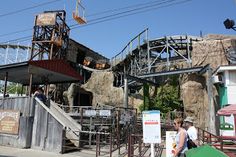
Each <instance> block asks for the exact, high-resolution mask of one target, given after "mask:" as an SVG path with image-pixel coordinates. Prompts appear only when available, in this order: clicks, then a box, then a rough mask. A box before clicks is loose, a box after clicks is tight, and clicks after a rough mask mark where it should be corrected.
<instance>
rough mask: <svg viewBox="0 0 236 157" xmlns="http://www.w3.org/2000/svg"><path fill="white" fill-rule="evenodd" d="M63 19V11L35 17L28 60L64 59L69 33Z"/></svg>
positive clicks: (64, 14)
mask: <svg viewBox="0 0 236 157" xmlns="http://www.w3.org/2000/svg"><path fill="white" fill-rule="evenodd" d="M65 19H66V12H65V11H64V10H58V11H45V12H44V13H42V14H39V15H37V16H36V18H35V26H34V32H33V39H32V51H31V57H30V60H35V59H37V60H42V59H49V60H50V59H65V57H66V50H67V47H68V42H69V32H70V29H69V27H68V26H67V24H66V22H65Z"/></svg>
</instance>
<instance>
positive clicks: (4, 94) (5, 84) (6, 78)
mask: <svg viewBox="0 0 236 157" xmlns="http://www.w3.org/2000/svg"><path fill="white" fill-rule="evenodd" d="M7 80H8V72H6V75H5V79H4V81H5V82H4V91H3V97H4V98H5V97H6V93H7Z"/></svg>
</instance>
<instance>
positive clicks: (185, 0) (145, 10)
mask: <svg viewBox="0 0 236 157" xmlns="http://www.w3.org/2000/svg"><path fill="white" fill-rule="evenodd" d="M174 1H175V0H174ZM189 1H192V0H182V1H180V2H175V3H172V4H168V5H164V6H159V7H153V8H152V9H150V8H148V9H144V10H142V11H138V12H134V13H129V14H126V15H122V16H117V17H115V18H108V19H104V20H100V21H97V22H94V21H95V20H94V21H93V23H88V24H86V25H81V26H75V25H72V26H70V27H71V30H73V29H76V28H80V27H86V26H90V25H94V24H98V23H102V22H106V21H111V20H116V19H119V18H122V17H126V16H131V15H136V14H140V13H144V12H148V11H152V10H154V9H160V8H165V7H169V6H173V5H177V4H183V3H186V2H189ZM90 22H91V21H90Z"/></svg>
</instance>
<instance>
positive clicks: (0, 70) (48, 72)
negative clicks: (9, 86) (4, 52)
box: [0, 60, 83, 85]
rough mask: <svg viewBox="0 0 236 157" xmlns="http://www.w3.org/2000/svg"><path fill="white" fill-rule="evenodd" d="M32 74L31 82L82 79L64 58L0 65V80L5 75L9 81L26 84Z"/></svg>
mask: <svg viewBox="0 0 236 157" xmlns="http://www.w3.org/2000/svg"><path fill="white" fill-rule="evenodd" d="M31 74H32V76H33V79H32V84H35V85H37V84H50V83H64V82H77V81H80V80H82V79H83V77H82V76H81V75H79V73H78V72H77V71H76V70H75V69H73V68H72V67H71V66H70V65H69V63H67V62H66V61H64V60H38V61H28V62H21V63H14V64H8V65H2V66H0V80H4V79H5V77H7V80H8V81H9V82H15V83H21V84H23V85H28V84H29V82H30V75H31Z"/></svg>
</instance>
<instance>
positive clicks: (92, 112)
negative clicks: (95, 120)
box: [84, 110, 97, 117]
mask: <svg viewBox="0 0 236 157" xmlns="http://www.w3.org/2000/svg"><path fill="white" fill-rule="evenodd" d="M84 114H85V116H89V117H91V116H96V114H97V112H96V110H85V112H84Z"/></svg>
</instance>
